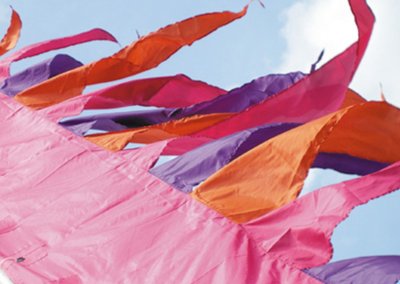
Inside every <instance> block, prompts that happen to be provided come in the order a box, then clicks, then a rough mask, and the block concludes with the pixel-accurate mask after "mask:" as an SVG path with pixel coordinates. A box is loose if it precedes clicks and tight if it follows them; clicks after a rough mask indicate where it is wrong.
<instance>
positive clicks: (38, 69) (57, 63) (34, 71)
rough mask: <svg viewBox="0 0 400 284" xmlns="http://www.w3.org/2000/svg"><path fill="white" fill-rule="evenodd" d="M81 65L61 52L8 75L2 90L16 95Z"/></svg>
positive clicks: (10, 94)
mask: <svg viewBox="0 0 400 284" xmlns="http://www.w3.org/2000/svg"><path fill="white" fill-rule="evenodd" d="M81 65H82V63H81V62H79V61H77V60H75V59H74V58H72V57H71V56H69V55H64V54H59V55H56V56H54V57H53V58H51V59H48V60H45V61H43V62H40V63H38V64H35V65H34V66H31V67H29V68H27V69H25V70H23V71H21V72H19V73H17V74H14V75H12V76H10V77H8V78H7V79H5V80H4V81H3V82H2V83H1V87H0V92H1V93H3V94H5V95H7V96H15V95H16V94H17V93H19V92H21V91H23V90H25V89H27V88H29V87H31V86H33V85H36V84H39V83H41V82H43V81H45V80H48V79H50V78H52V77H54V76H57V75H58V74H61V73H63V72H66V71H68V70H71V69H74V68H77V67H79V66H81Z"/></svg>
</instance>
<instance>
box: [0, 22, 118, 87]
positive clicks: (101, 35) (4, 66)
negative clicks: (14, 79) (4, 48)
mask: <svg viewBox="0 0 400 284" xmlns="http://www.w3.org/2000/svg"><path fill="white" fill-rule="evenodd" d="M93 40H105V41H111V42H117V40H116V39H115V38H114V36H113V35H111V34H110V33H108V32H107V31H104V30H102V29H93V30H90V31H87V32H83V33H80V34H76V35H72V36H69V37H63V38H58V39H53V40H48V41H43V42H39V43H35V44H32V45H29V46H26V47H24V48H22V49H20V50H18V51H17V52H14V53H13V54H11V55H10V56H8V57H6V58H2V59H1V60H0V78H1V79H3V78H6V77H9V76H10V65H11V63H13V62H16V61H19V60H22V59H25V58H28V57H32V56H35V55H39V54H42V53H45V52H48V51H52V50H56V49H61V48H65V47H68V46H72V45H76V44H80V43H85V42H88V41H93Z"/></svg>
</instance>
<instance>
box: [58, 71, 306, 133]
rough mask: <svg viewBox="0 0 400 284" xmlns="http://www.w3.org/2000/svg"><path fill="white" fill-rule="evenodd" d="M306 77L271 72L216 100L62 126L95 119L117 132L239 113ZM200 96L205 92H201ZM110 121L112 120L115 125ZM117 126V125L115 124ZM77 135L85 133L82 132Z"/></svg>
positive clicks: (101, 126) (101, 116) (97, 125)
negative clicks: (177, 120) (199, 117)
mask: <svg viewBox="0 0 400 284" xmlns="http://www.w3.org/2000/svg"><path fill="white" fill-rule="evenodd" d="M303 77H304V74H303V73H301V72H293V73H288V74H271V75H267V76H264V77H260V78H258V79H256V80H253V81H252V82H250V83H247V84H245V85H243V86H242V87H239V88H236V89H233V90H232V91H230V92H228V93H227V94H224V95H221V96H218V97H216V98H214V99H213V100H208V101H205V102H200V103H198V104H194V105H191V106H188V107H184V108H173V109H157V110H149V111H146V110H142V111H129V112H127V111H125V112H120V113H118V112H115V113H107V114H97V115H93V116H85V117H79V118H74V119H69V120H66V121H63V122H62V125H64V126H66V127H69V128H71V127H76V126H77V125H79V124H86V125H88V124H87V123H88V122H93V127H92V128H93V129H99V130H106V131H115V130H120V129H121V128H122V129H123V128H133V127H140V126H147V125H152V124H159V123H163V122H167V121H171V120H176V119H181V118H184V117H189V116H192V115H196V114H211V113H228V112H230V113H234V112H240V111H243V110H245V109H246V108H248V107H250V106H251V105H253V104H256V103H258V102H260V101H262V100H264V99H265V98H267V97H269V96H272V95H274V94H276V93H278V92H280V91H282V90H284V89H287V88H288V87H290V86H291V85H293V84H294V83H295V82H297V81H298V80H300V79H301V78H303ZM199 95H202V94H201V92H200V94H199ZM197 96H198V95H196V97H197ZM107 122H112V123H113V124H110V123H107ZM114 125H115V127H113V126H114ZM116 128H118V129H116ZM88 130H89V129H86V131H88ZM77 134H78V135H82V134H83V133H77Z"/></svg>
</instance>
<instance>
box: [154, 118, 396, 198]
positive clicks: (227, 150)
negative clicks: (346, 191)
mask: <svg viewBox="0 0 400 284" xmlns="http://www.w3.org/2000/svg"><path fill="white" fill-rule="evenodd" d="M298 125H299V124H296V123H282V124H270V125H266V126H261V127H256V128H252V129H248V130H244V131H241V132H238V133H235V134H232V135H230V136H227V137H224V138H221V139H218V140H215V141H212V142H209V143H207V144H205V145H203V146H201V147H198V148H196V149H194V150H192V151H190V152H187V153H185V154H183V155H181V156H179V157H177V158H175V159H173V160H171V161H168V162H166V163H164V164H163V165H161V166H158V167H157V168H154V169H153V170H151V173H152V174H154V175H155V176H157V177H159V178H160V179H161V180H163V181H165V182H167V183H168V184H170V185H172V186H173V187H175V188H177V189H179V190H181V191H183V192H191V191H192V190H193V187H194V186H196V185H198V184H199V183H200V182H202V181H204V180H205V179H206V178H208V177H209V176H210V175H211V174H214V173H215V172H217V171H218V170H219V169H221V168H222V167H223V166H225V165H227V164H228V163H229V162H231V161H233V160H234V159H236V158H237V157H239V156H241V155H242V154H244V153H246V152H247V151H249V150H251V149H253V148H254V147H256V146H258V145H259V144H261V143H263V142H265V141H267V140H268V139H270V138H272V137H275V136H276V135H279V134H281V133H283V132H285V131H288V130H289V129H292V128H294V127H297V126H298ZM388 136H389V135H388ZM386 166H388V164H387V163H380V162H375V161H370V160H367V159H361V158H356V157H352V156H349V155H346V154H333V153H319V155H318V156H317V157H316V159H315V161H314V162H313V164H312V167H316V168H324V169H328V168H329V169H334V170H336V171H338V172H343V173H347V174H358V175H365V174H369V173H372V172H375V171H377V170H380V169H382V168H384V167H386ZM248 167H252V169H253V170H254V171H257V169H256V168H255V167H253V165H252V164H251V165H248Z"/></svg>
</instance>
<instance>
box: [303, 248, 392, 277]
mask: <svg viewBox="0 0 400 284" xmlns="http://www.w3.org/2000/svg"><path fill="white" fill-rule="evenodd" d="M305 271H306V272H307V273H308V274H309V275H311V276H313V277H315V278H317V279H318V280H320V281H321V282H323V283H328V284H329V283H332V284H333V283H337V284H339V283H340V284H365V283H373V284H395V283H397V281H399V280H400V256H397V255H396V256H368V257H359V258H354V259H346V260H342V261H337V262H333V263H329V264H327V265H324V266H319V267H315V268H311V269H308V270H305Z"/></svg>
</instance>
